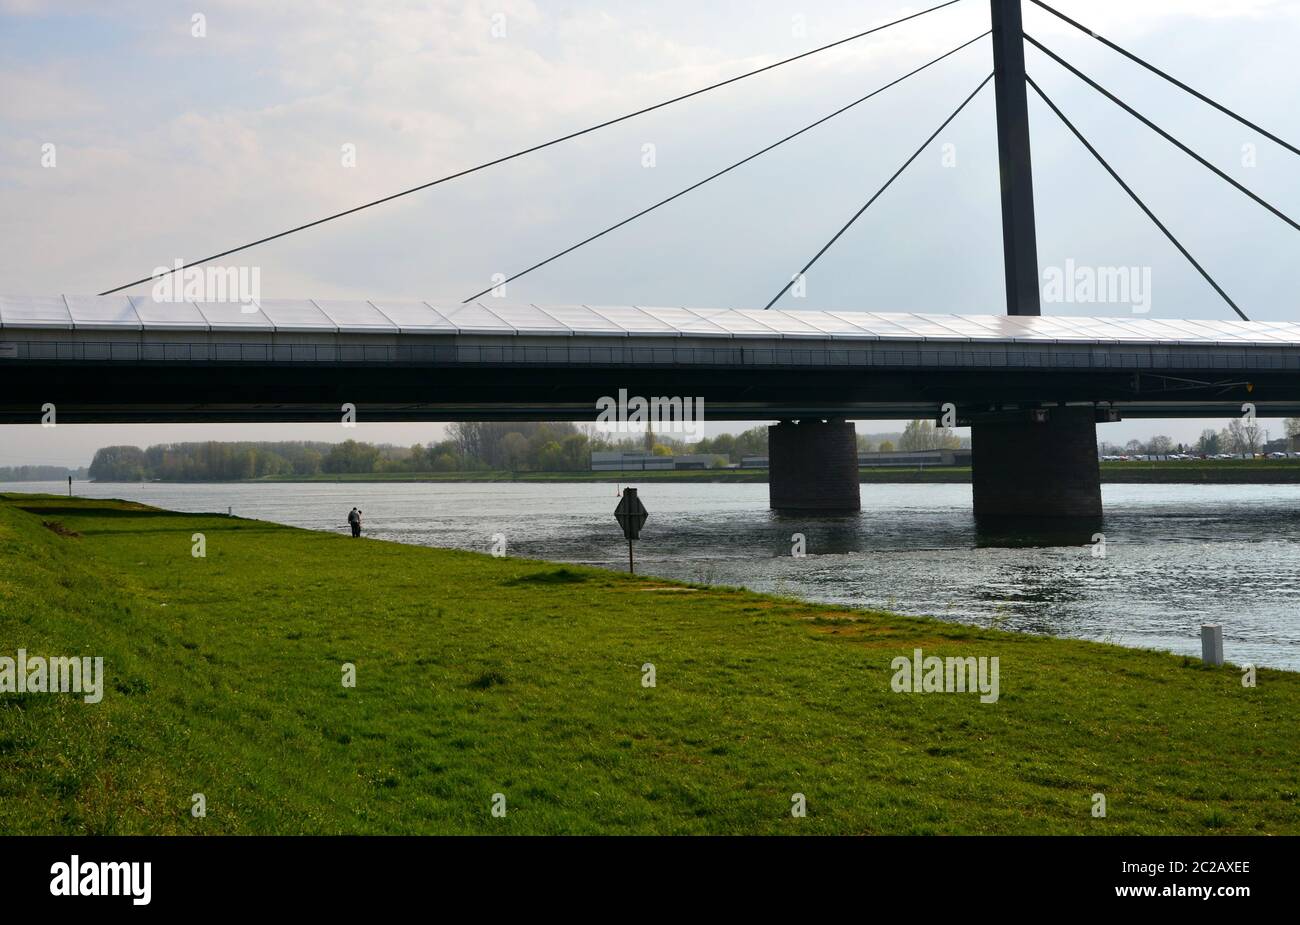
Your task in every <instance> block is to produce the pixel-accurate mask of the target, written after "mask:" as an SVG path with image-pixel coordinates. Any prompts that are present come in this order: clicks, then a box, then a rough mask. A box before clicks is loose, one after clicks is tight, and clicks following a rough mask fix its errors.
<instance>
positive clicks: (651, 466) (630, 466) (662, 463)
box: [591, 451, 715, 472]
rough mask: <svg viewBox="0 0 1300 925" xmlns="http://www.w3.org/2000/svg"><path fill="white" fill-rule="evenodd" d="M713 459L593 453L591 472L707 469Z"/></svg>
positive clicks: (692, 456)
mask: <svg viewBox="0 0 1300 925" xmlns="http://www.w3.org/2000/svg"><path fill="white" fill-rule="evenodd" d="M714 459H715V457H713V456H710V455H707V454H698V453H697V454H690V455H685V456H656V455H654V454H653V453H642V452H635V453H620V452H617V451H612V452H593V453H592V454H591V470H592V471H593V472H654V471H666V470H670V469H709V468H712V466H713V460H714Z"/></svg>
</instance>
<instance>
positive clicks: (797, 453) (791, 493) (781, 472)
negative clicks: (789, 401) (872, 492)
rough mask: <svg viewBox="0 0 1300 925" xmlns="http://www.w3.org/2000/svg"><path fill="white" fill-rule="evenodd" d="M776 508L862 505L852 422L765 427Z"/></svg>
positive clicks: (771, 495)
mask: <svg viewBox="0 0 1300 925" xmlns="http://www.w3.org/2000/svg"><path fill="white" fill-rule="evenodd" d="M767 455H768V497H769V498H770V501H771V506H772V510H774V511H783V510H785V511H825V512H827V513H831V512H852V511H859V510H861V509H862V496H861V492H860V486H859V484H858V483H859V478H858V438H857V433H856V432H855V430H854V428H853V422H851V421H837V420H832V421H817V420H804V421H781V422H780V423H779V424H775V425H773V426H771V427H769V428H768V429H767Z"/></svg>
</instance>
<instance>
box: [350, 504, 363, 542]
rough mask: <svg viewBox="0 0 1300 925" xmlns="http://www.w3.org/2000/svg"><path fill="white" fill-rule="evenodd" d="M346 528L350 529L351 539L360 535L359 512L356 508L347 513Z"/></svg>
mask: <svg viewBox="0 0 1300 925" xmlns="http://www.w3.org/2000/svg"><path fill="white" fill-rule="evenodd" d="M348 526H350V527H351V528H352V536H353V537H358V536H360V535H361V512H360V511H358V510H357V509H356V508H353V509H352V510H350V511H348Z"/></svg>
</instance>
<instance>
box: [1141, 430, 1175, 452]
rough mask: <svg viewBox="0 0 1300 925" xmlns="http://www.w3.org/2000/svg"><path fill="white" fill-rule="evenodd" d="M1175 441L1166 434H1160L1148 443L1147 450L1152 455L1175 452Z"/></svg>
mask: <svg viewBox="0 0 1300 925" xmlns="http://www.w3.org/2000/svg"><path fill="white" fill-rule="evenodd" d="M1173 449H1174V441H1173V440H1171V439H1170V438H1169V437H1166V436H1165V435H1164V434H1158V435H1156V436H1154V437H1152V438H1151V439H1150V441H1148V443H1147V452H1148V453H1149V454H1151V455H1152V456H1167V455H1168V454H1169V453H1171V452H1173Z"/></svg>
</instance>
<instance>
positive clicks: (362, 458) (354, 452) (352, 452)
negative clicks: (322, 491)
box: [321, 440, 379, 474]
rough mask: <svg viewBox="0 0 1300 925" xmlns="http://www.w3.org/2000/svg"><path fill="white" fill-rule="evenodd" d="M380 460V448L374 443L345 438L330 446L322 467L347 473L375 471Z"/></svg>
mask: <svg viewBox="0 0 1300 925" xmlns="http://www.w3.org/2000/svg"><path fill="white" fill-rule="evenodd" d="M378 460H379V450H378V449H377V448H376V447H375V446H373V445H372V444H369V443H360V442H358V441H356V440H344V441H343V442H342V443H336V444H334V446H333V447H331V448H330V451H329V454H328V455H327V456H326V457H325V459H324V461H323V462H322V463H321V468H322V469H323V470H324V471H326V472H334V473H347V474H356V473H362V472H374V471H375V463H376V462H377V461H378Z"/></svg>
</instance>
